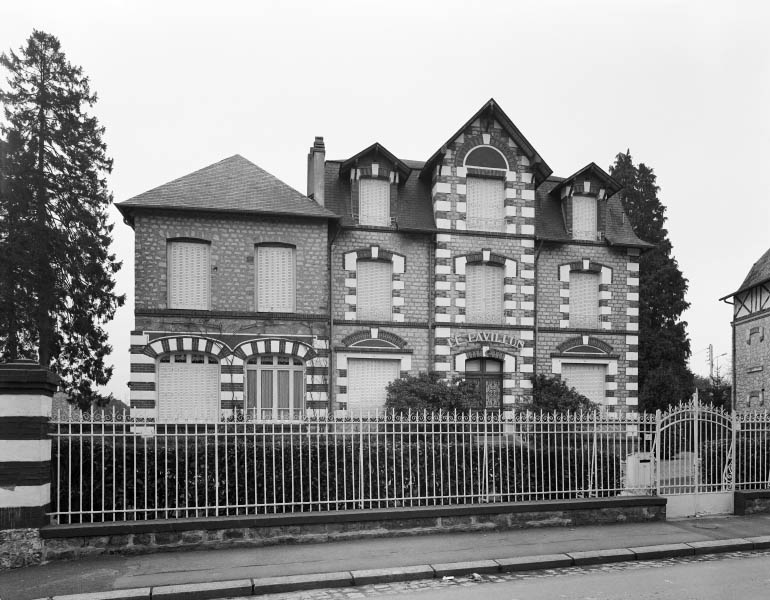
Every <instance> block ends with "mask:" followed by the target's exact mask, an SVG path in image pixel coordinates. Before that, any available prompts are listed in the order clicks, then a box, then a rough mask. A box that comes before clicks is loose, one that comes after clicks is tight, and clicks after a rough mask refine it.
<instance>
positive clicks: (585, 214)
mask: <svg viewBox="0 0 770 600" xmlns="http://www.w3.org/2000/svg"><path fill="white" fill-rule="evenodd" d="M572 237H573V238H575V239H576V240H595V239H596V198H591V197H589V196H574V197H573V198H572Z"/></svg>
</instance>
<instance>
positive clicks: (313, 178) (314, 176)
mask: <svg viewBox="0 0 770 600" xmlns="http://www.w3.org/2000/svg"><path fill="white" fill-rule="evenodd" d="M325 162H326V147H325V146H324V139H323V137H321V136H318V135H317V136H316V138H315V141H314V142H313V145H312V146H311V148H310V152H309V153H308V155H307V195H308V196H310V197H311V198H313V199H314V200H315V201H316V202H318V204H320V205H321V206H323V205H324V163H325Z"/></svg>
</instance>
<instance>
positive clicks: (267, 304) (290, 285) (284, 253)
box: [255, 246, 297, 312]
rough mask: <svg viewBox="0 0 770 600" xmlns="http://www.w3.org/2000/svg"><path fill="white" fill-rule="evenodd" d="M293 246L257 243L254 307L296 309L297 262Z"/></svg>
mask: <svg viewBox="0 0 770 600" xmlns="http://www.w3.org/2000/svg"><path fill="white" fill-rule="evenodd" d="M294 252H295V251H294V248H290V247H286V246H257V260H256V261H255V262H256V265H257V276H256V284H257V310H258V311H261V312H295V310H296V290H297V282H296V266H295V264H296V261H295V254H294Z"/></svg>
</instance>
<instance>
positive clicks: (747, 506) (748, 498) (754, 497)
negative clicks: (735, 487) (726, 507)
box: [733, 490, 770, 515]
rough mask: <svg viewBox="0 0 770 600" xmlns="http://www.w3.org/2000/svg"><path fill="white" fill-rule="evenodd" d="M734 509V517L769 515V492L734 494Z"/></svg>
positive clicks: (758, 491)
mask: <svg viewBox="0 0 770 600" xmlns="http://www.w3.org/2000/svg"><path fill="white" fill-rule="evenodd" d="M734 507H735V508H734V510H733V513H734V514H736V515H753V514H757V513H770V490H757V491H750V492H735V503H734Z"/></svg>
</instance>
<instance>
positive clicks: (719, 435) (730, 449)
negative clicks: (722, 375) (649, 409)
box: [653, 392, 735, 517]
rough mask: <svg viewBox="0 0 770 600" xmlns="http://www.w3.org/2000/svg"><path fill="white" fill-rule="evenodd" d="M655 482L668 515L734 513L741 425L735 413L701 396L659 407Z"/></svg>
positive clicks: (655, 449)
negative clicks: (736, 423)
mask: <svg viewBox="0 0 770 600" xmlns="http://www.w3.org/2000/svg"><path fill="white" fill-rule="evenodd" d="M655 417H656V422H657V423H656V428H655V429H656V434H655V442H654V444H653V455H654V457H655V486H656V491H657V493H658V495H660V496H665V497H666V498H668V503H667V506H666V515H667V516H668V517H690V516H696V515H709V514H731V513H732V512H733V491H734V489H735V484H734V478H733V465H734V462H735V428H734V425H733V419H732V416H731V415H730V413H728V412H726V411H724V410H723V409H721V408H715V407H714V406H711V405H704V404H701V403H700V402H699V401H698V395H697V392H696V395H695V397H694V398H693V399H692V400H690V401H689V402H686V403H682V404H679V405H678V406H675V407H672V408H671V409H669V410H668V411H667V412H664V413H661V412H660V411H657V413H656V415H655Z"/></svg>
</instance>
